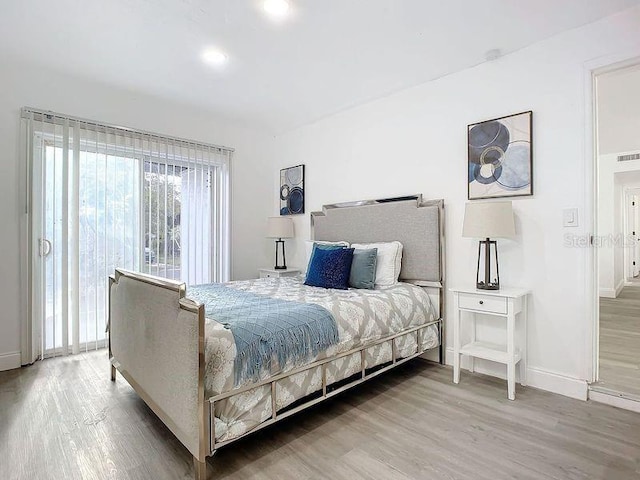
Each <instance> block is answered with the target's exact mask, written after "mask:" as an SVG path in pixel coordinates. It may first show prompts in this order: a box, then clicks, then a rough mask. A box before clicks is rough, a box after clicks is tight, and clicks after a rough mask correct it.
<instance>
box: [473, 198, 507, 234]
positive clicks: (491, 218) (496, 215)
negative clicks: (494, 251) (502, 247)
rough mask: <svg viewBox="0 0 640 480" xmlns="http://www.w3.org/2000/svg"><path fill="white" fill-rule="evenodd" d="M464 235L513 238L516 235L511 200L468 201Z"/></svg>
mask: <svg viewBox="0 0 640 480" xmlns="http://www.w3.org/2000/svg"><path fill="white" fill-rule="evenodd" d="M462 236H463V237H473V238H511V237H515V236H516V226H515V222H514V220H513V208H512V206H511V202H483V203H467V205H466V207H465V209H464V224H463V227H462Z"/></svg>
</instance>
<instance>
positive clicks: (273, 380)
mask: <svg viewBox="0 0 640 480" xmlns="http://www.w3.org/2000/svg"><path fill="white" fill-rule="evenodd" d="M431 325H438V327H439V328H438V335H440V332H441V328H440V327H441V325H442V320H441V319H438V320H434V321H431V322H429V323H424V324H422V325H418V326H416V327H411V328H408V329H405V330H403V331H401V332H398V333H396V334H393V335H389V336H386V337H384V338H381V339H379V340H376V341H375V342H369V343H366V344H365V345H362V346H359V347H357V348H354V349H351V350H348V351H345V352H342V353H340V354H337V355H334V356H331V357H327V358H323V359H321V360H317V361H315V362H313V363H309V364H306V365H304V366H302V367H299V368H296V369H293V370H289V371H287V372H285V373H281V374H279V375H275V376H273V377H269V378H267V379H266V380H264V381H262V382H258V383H253V384H251V385H247V386H246V387H242V388H237V389H234V390H230V391H228V392H225V393H222V394H220V395H216V396H213V397H211V398H209V400H208V402H209V403H210V407H209V408H210V413H209V418H210V419H211V425H210V431H211V451H210V452H209V454H210V455H213V453H215V451H216V450H217V449H218V448H220V447H224V446H225V445H228V444H230V443H232V442H235V441H236V440H239V439H240V438H242V437H244V436H246V435H250V434H252V433H254V432H257V431H258V430H261V429H263V428H265V427H268V426H269V425H273V424H274V423H276V422H278V421H280V420H284V419H285V418H287V417H290V416H291V415H295V414H296V413H298V412H300V411H302V410H304V409H306V408H309V407H311V406H313V405H315V404H317V403H320V402H322V401H324V400H327V399H329V398H331V397H333V396H335V395H338V394H340V393H342V392H344V391H345V390H348V389H350V388H353V387H355V386H356V385H360V384H361V383H364V382H366V381H367V380H370V379H372V378H374V377H377V376H378V375H380V374H382V373H384V372H386V371H388V370H390V369H392V368H394V367H397V366H398V365H401V364H403V363H405V362H408V361H409V360H412V359H413V358H416V357H418V356H420V355H423V354H424V353H425V352H427V351H429V350H431V349H423V348H422V340H423V337H422V335H423V331H424V330H425V329H426V328H428V327H430V326H431ZM412 333H415V334H416V351H415V352H414V353H412V354H411V355H408V356H406V357H403V358H397V351H396V343H395V339H397V338H399V337H402V336H405V335H410V334H412ZM439 340H440V339H439ZM389 341H391V362H390V363H389V364H388V365H386V366H384V367H382V368H378V369H376V370H373V371H367V368H366V362H365V354H366V351H367V349H369V348H371V347H375V346H376V345H380V344H383V343H386V342H389ZM439 343H440V342H439ZM434 348H435V347H434ZM354 353H360V355H361V360H360V370H361V373H360V376H359V377H358V378H356V379H355V380H353V381H350V382H349V383H347V384H345V385H342V386H340V387H339V388H336V389H335V390H333V391H331V392H327V386H328V385H327V368H326V367H327V365H328V364H329V363H330V362H333V361H334V360H337V359H339V358H342V357H346V356H349V355H353V354H354ZM317 367H322V394H321V396H320V397H313V398H311V399H310V400H308V401H303V403H301V404H299V405H297V406H296V407H294V408H291V409H289V410H286V411H284V412H283V413H278V411H277V409H276V404H277V397H276V392H277V388H276V384H277V383H278V381H279V380H282V379H284V378H287V377H291V376H293V375H296V374H298V373H300V372H304V371H307V370H311V369H313V368H317ZM266 385H270V387H271V411H272V414H271V418H270V419H269V420H266V421H265V422H262V423H261V424H259V425H258V426H256V427H255V428H253V429H252V430H250V431H249V432H246V433H244V434H242V435H240V436H238V437H235V438H232V439H230V440H225V441H222V442H218V441H216V438H215V437H216V432H215V404H216V402H219V401H221V400H226V399H228V398H230V397H233V396H235V395H240V394H242V393H245V392H247V391H249V390H253V389H256V388H260V387H263V386H266Z"/></svg>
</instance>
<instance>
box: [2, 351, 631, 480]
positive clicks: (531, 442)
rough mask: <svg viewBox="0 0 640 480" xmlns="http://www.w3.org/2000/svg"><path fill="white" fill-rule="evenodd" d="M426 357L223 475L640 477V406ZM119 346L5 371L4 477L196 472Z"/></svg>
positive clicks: (272, 440) (225, 464)
mask: <svg viewBox="0 0 640 480" xmlns="http://www.w3.org/2000/svg"><path fill="white" fill-rule="evenodd" d="M505 391H506V387H505V385H504V382H503V381H501V380H498V379H494V378H491V377H486V376H482V375H478V374H470V373H468V372H463V373H462V378H461V383H460V385H454V384H453V383H452V382H451V369H449V368H445V367H441V366H438V365H435V364H431V363H428V362H426V361H423V360H420V359H418V360H415V361H412V362H409V363H408V364H406V365H404V366H401V367H399V368H397V369H396V370H395V371H392V372H388V373H386V374H384V375H381V376H380V377H379V378H377V379H374V380H372V381H370V382H369V383H368V384H365V385H362V386H360V387H358V388H356V389H354V390H352V391H350V392H347V393H345V394H342V395H340V396H338V397H336V398H335V399H332V400H330V401H328V402H327V403H325V404H323V405H318V406H317V407H314V408H312V409H311V410H310V411H308V412H302V413H301V414H299V415H298V416H294V417H292V418H290V419H287V420H285V421H283V422H282V423H281V424H279V425H275V426H273V427H270V428H267V429H265V430H262V431H261V432H258V433H256V434H255V435H253V436H249V437H248V438H246V439H243V440H241V441H239V442H238V443H236V444H233V445H230V446H228V447H226V448H223V449H221V450H220V451H219V452H218V453H217V454H216V455H215V457H214V458H213V459H209V478H211V479H214V480H217V479H225V480H258V479H260V480H263V479H277V480H288V479H293V480H297V479H325V478H327V479H333V480H360V479H383V480H408V479H446V480H453V479H460V480H465V479H473V480H485V479H486V480H496V479H585V480H586V479H589V480H597V479H606V480H619V479H636V478H640V415H639V414H637V413H633V412H629V411H625V410H619V409H616V408H613V407H609V406H606V405H601V404H597V403H590V402H581V401H578V400H573V399H569V398H566V397H561V396H558V395H553V394H550V393H546V392H542V391H539V390H536V389H533V388H530V387H528V388H522V387H520V386H518V392H517V395H518V396H517V400H516V401H515V402H510V401H508V400H507V399H506V395H505ZM192 475H193V467H192V459H191V456H190V454H189V453H188V452H187V450H186V449H185V448H184V447H182V445H181V444H180V443H179V442H178V441H177V440H176V439H175V438H174V437H173V436H172V434H171V433H170V432H169V431H168V430H167V429H166V428H165V427H164V425H163V424H162V423H161V422H160V421H159V420H158V419H157V418H156V417H155V415H154V414H153V413H152V412H151V411H150V410H149V409H148V408H147V407H146V406H145V404H144V403H143V402H142V400H140V399H139V398H138V396H137V395H136V394H135V392H134V391H133V390H132V389H131V388H130V387H129V386H128V384H127V383H126V382H125V381H124V379H122V377H118V381H117V383H115V384H114V383H111V382H110V381H109V363H108V360H107V355H106V352H105V351H98V352H93V353H89V354H81V355H78V356H75V357H66V358H59V359H52V360H45V361H43V362H39V363H37V364H35V365H33V366H31V367H27V368H23V369H20V370H13V371H10V372H2V373H0V478H1V479H3V480H7V479H64V480H67V479H89V480H90V479H140V480H142V479H152V480H163V479H190V478H192Z"/></svg>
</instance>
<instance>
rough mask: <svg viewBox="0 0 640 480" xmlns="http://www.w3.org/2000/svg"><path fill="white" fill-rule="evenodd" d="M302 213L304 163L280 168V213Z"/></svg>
mask: <svg viewBox="0 0 640 480" xmlns="http://www.w3.org/2000/svg"><path fill="white" fill-rule="evenodd" d="M299 213H304V165H297V166H295V167H289V168H283V169H282V170H280V215H297V214H299Z"/></svg>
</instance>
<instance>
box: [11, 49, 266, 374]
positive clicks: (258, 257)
mask: <svg viewBox="0 0 640 480" xmlns="http://www.w3.org/2000/svg"><path fill="white" fill-rule="evenodd" d="M0 60H2V74H1V77H0V85H1V87H2V88H0V145H2V153H1V154H0V155H1V158H0V192H1V194H2V202H0V219H1V221H2V232H3V233H2V235H0V252H2V259H1V260H0V271H1V275H0V305H2V308H1V309H0V370H3V369H7V368H14V367H17V366H18V365H19V362H20V355H19V351H20V315H22V314H24V312H21V307H20V302H19V299H20V294H21V289H20V281H21V277H20V262H19V251H20V245H19V224H20V220H21V212H22V208H24V204H23V198H24V197H23V194H21V192H20V188H19V185H20V184H21V181H22V178H21V175H20V163H19V162H20V158H19V154H18V140H19V114H20V108H21V107H23V106H31V107H37V108H44V109H49V110H53V111H57V112H61V113H67V114H71V115H76V116H80V117H83V118H88V119H94V120H99V121H104V122H107V123H113V124H117V125H124V126H129V127H134V128H140V129H143V130H148V131H153V132H158V133H164V134H168V135H174V136H178V137H184V138H189V139H194V140H199V141H203V142H210V143H216V144H222V145H227V146H230V147H234V148H235V149H236V153H235V155H234V157H233V160H232V197H233V198H232V209H233V211H232V275H233V278H236V279H240V278H249V277H255V275H256V268H257V267H258V266H260V265H264V264H265V262H266V261H267V260H268V259H269V254H270V252H271V250H270V244H269V243H268V242H266V240H265V239H264V231H263V230H264V228H263V227H264V224H265V221H266V220H265V219H266V217H267V216H268V215H269V214H270V213H271V211H270V208H269V205H270V204H271V203H272V202H273V200H272V199H273V195H274V194H273V189H272V188H271V184H270V182H269V181H268V180H267V181H265V178H270V176H271V173H272V168H271V163H272V161H271V154H272V145H273V139H272V138H270V137H268V136H266V135H262V134H260V133H257V132H254V131H251V130H248V129H245V128H243V127H242V125H238V124H233V123H231V122H227V121H225V120H224V119H220V118H216V116H215V114H212V113H211V112H207V111H204V110H197V109H194V108H193V107H187V106H183V105H180V104H174V103H171V102H168V101H166V100H161V99H157V98H154V97H150V96H146V95H144V94H140V93H134V92H130V91H126V90H119V89H115V88H112V87H110V86H107V85H102V84H98V83H91V82H87V81H84V80H80V79H78V78H73V77H69V76H67V75H64V74H61V73H57V72H54V71H50V70H44V69H42V68H36V67H34V66H29V65H23V64H19V63H16V62H14V61H12V60H11V59H0ZM256 199H259V201H257V200H256Z"/></svg>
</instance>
